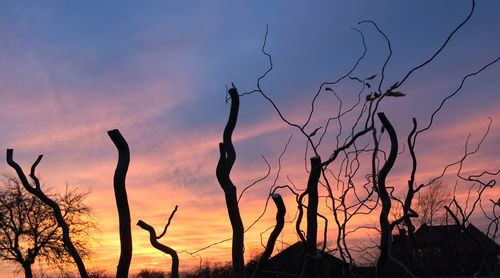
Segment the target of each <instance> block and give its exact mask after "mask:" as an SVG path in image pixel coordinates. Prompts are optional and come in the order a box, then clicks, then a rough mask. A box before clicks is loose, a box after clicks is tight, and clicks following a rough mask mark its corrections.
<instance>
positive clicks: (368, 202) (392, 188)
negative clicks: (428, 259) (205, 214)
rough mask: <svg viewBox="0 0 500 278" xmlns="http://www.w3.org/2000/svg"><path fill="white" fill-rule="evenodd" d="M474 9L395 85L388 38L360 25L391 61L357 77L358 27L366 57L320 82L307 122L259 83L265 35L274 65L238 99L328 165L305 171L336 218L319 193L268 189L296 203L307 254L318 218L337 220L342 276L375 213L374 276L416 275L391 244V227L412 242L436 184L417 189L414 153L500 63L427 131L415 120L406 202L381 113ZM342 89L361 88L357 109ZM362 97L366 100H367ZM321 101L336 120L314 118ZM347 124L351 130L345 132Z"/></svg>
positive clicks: (392, 136)
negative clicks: (421, 200) (254, 99)
mask: <svg viewBox="0 0 500 278" xmlns="http://www.w3.org/2000/svg"><path fill="white" fill-rule="evenodd" d="M471 2H472V7H471V9H470V11H469V13H468V14H467V16H466V17H465V19H464V20H462V21H461V22H460V24H458V25H457V26H456V27H455V28H454V29H453V30H452V31H451V32H450V33H449V35H448V37H447V38H446V39H445V40H444V42H443V44H442V45H441V46H440V47H439V48H438V49H437V50H436V51H434V52H433V53H431V55H429V58H428V59H426V60H425V61H423V62H422V63H418V64H417V65H415V66H413V67H410V68H409V70H408V71H407V72H403V73H402V75H401V77H399V78H397V79H396V80H393V81H391V82H387V80H385V79H386V78H387V76H386V71H387V67H388V65H389V62H390V59H391V57H392V47H391V42H390V40H389V38H388V36H387V35H386V34H385V33H384V32H383V31H382V30H381V29H380V28H379V26H378V25H377V24H376V23H375V22H373V21H361V22H359V24H360V25H363V26H370V27H373V28H374V29H375V30H376V32H378V34H379V35H380V36H381V37H382V38H383V39H384V40H385V42H386V43H387V49H388V55H387V56H386V57H385V59H384V62H383V65H382V66H381V68H380V71H379V72H378V73H376V74H373V75H371V76H369V77H361V76H358V75H357V73H356V69H357V68H358V66H359V65H360V63H361V61H362V60H363V59H364V57H365V54H366V51H367V47H366V44H365V40H364V35H363V32H362V31H360V30H358V29H355V28H354V30H355V31H357V32H358V33H359V34H360V35H361V39H362V44H363V49H364V50H363V53H362V54H361V55H360V57H359V58H358V59H357V60H356V61H355V62H354V65H353V66H352V67H351V68H349V70H348V71H347V72H346V73H345V74H343V75H341V76H340V77H339V78H337V79H334V80H333V81H328V82H323V83H322V84H321V85H320V86H319V88H318V90H317V91H316V92H315V93H314V94H313V96H312V100H311V102H310V103H309V104H308V105H307V107H309V108H310V109H309V110H308V111H307V114H306V117H305V119H304V120H303V121H302V122H297V121H292V120H291V118H289V117H287V115H286V114H285V113H284V112H283V111H282V110H281V109H280V108H279V105H278V104H277V103H276V102H275V101H274V100H273V99H272V97H271V96H270V94H269V93H268V92H266V91H265V90H264V89H263V88H262V86H261V81H262V80H263V79H264V78H266V76H267V75H268V73H269V72H270V71H271V70H272V69H273V62H272V57H271V55H270V54H269V53H267V52H266V49H265V46H266V42H267V35H268V30H267V29H266V35H265V38H264V44H263V46H262V52H263V54H264V55H265V56H266V57H267V58H268V59H269V68H268V69H267V70H266V71H265V73H264V74H263V75H262V76H260V77H259V78H258V79H257V88H256V89H254V90H253V91H249V92H245V93H243V94H242V95H241V96H244V95H252V94H258V95H260V96H262V97H263V98H264V99H265V100H266V101H267V102H269V103H270V105H271V107H272V108H273V109H274V110H275V111H276V114H277V116H278V117H279V119H280V120H281V121H283V123H284V124H286V125H288V126H290V127H291V128H294V129H295V130H296V131H298V133H299V134H300V135H301V136H303V138H304V139H305V141H306V142H307V143H306V148H305V149H306V151H305V157H304V158H303V159H304V160H306V158H307V157H312V158H318V160H319V157H323V158H325V159H324V160H323V161H321V160H319V163H318V164H319V166H313V164H314V163H311V167H310V168H307V167H306V171H307V172H309V180H311V177H312V176H313V173H314V172H315V171H317V170H319V175H318V181H317V182H316V183H319V184H320V185H321V186H322V188H324V190H325V193H324V194H325V195H326V196H323V198H325V199H326V201H325V204H326V208H328V209H329V210H330V211H331V215H327V216H322V215H320V214H319V213H318V212H317V209H316V207H317V203H316V200H317V199H316V197H315V195H316V194H315V192H313V191H312V190H311V188H312V187H310V186H309V184H308V186H307V188H306V189H305V190H300V189H297V188H296V187H295V185H293V182H292V181H291V180H290V179H288V181H289V182H290V183H291V184H292V185H293V187H294V189H292V188H291V187H290V186H289V185H278V184H276V182H275V183H273V185H272V188H271V190H270V191H272V192H273V193H274V192H275V191H276V190H279V189H288V190H290V191H291V192H292V193H293V194H295V195H296V196H298V197H297V203H298V217H297V218H296V220H295V221H296V223H295V224H296V232H297V236H298V237H299V238H300V239H301V240H302V241H303V242H305V243H308V244H307V246H308V248H307V249H308V251H307V252H309V253H310V252H311V249H314V250H316V248H317V246H316V244H317V241H316V237H317V217H321V218H324V220H325V225H327V224H328V219H332V220H333V221H334V223H335V226H336V228H337V229H336V235H335V236H333V238H334V239H335V241H336V246H334V247H333V248H331V250H332V253H333V252H335V253H336V254H338V255H339V256H340V258H341V259H342V260H343V261H344V262H345V263H347V264H346V265H348V266H349V267H348V268H347V269H345V271H346V272H351V274H352V268H353V266H354V260H353V256H352V254H351V251H350V248H349V247H348V242H347V241H346V238H347V236H348V235H349V234H351V233H353V232H355V231H357V230H359V229H377V227H371V226H369V225H360V226H358V227H355V228H351V229H348V227H349V225H350V222H351V221H352V219H354V218H355V217H358V216H363V215H368V214H370V213H372V212H374V211H375V210H379V212H380V214H379V225H380V244H379V247H380V256H379V259H378V263H377V276H378V277H383V276H384V275H386V273H387V271H393V270H394V269H397V271H399V272H401V273H404V274H401V275H405V276H415V274H414V273H412V271H410V269H408V268H407V266H405V265H404V264H403V263H402V262H401V261H399V260H398V258H395V257H393V256H392V254H391V242H392V231H393V229H394V227H396V226H398V225H404V226H406V227H407V230H408V234H409V238H410V241H411V242H413V232H414V230H415V228H414V225H413V223H412V222H413V220H412V218H417V217H418V216H419V215H418V213H417V211H416V210H417V208H416V206H417V204H415V203H414V201H415V199H416V194H418V193H419V191H420V190H422V189H424V188H426V187H429V186H430V184H432V182H430V183H422V184H419V183H417V181H416V173H417V165H418V159H417V155H416V153H415V146H416V143H417V137H418V136H419V135H421V134H423V133H425V132H426V131H427V130H429V129H430V128H431V127H432V125H433V123H434V119H435V117H436V115H437V114H438V113H439V112H440V111H441V110H442V107H443V106H444V105H445V104H446V102H447V101H448V100H449V99H451V98H453V97H454V96H455V95H457V94H458V93H459V92H460V91H461V89H462V87H463V85H464V83H465V82H466V81H467V80H468V79H469V78H471V77H473V76H475V75H478V74H480V73H481V72H482V71H484V70H486V69H487V68H489V67H490V66H491V65H493V64H495V63H497V62H498V61H499V60H500V57H497V58H494V59H492V60H491V61H490V62H489V63H487V64H486V65H484V66H482V67H481V68H479V69H478V70H475V71H473V72H471V73H469V74H467V75H465V76H464V77H463V78H462V80H461V81H460V82H459V83H460V84H459V86H458V88H457V89H456V90H455V91H453V92H451V93H450V94H448V95H447V96H446V97H444V98H443V99H442V101H441V103H440V104H439V105H438V107H437V108H435V109H434V110H433V112H432V114H431V116H430V120H429V121H428V123H427V124H425V125H423V127H421V128H419V127H418V126H417V120H416V119H415V118H413V120H412V121H413V122H412V124H413V126H412V130H411V132H410V133H409V134H408V136H407V149H408V151H409V153H410V159H411V167H410V169H409V170H410V175H409V178H408V186H407V188H406V190H403V193H402V195H403V198H401V197H400V196H397V195H396V193H398V194H400V193H399V192H401V191H402V190H396V185H392V184H387V183H386V178H387V176H388V175H390V171H391V169H392V167H393V166H394V165H395V163H397V161H396V160H397V158H398V157H399V153H398V137H399V136H398V134H400V133H398V132H397V131H396V130H395V129H394V128H393V125H392V124H391V122H390V119H388V118H387V117H386V116H385V114H384V113H383V111H381V107H383V106H382V103H384V102H386V101H387V100H388V99H390V98H399V97H404V96H405V95H406V92H402V91H401V90H404V88H405V86H404V85H405V84H406V83H407V81H408V80H410V78H411V77H412V76H413V75H414V73H415V72H417V71H418V70H420V69H422V68H424V67H425V66H426V65H428V64H429V63H431V62H432V61H433V60H434V59H435V58H436V57H437V56H438V55H440V54H441V53H442V52H443V49H444V48H445V47H446V46H447V45H448V43H449V42H450V41H451V39H452V38H453V37H454V35H455V34H456V33H457V32H458V31H459V30H460V29H462V27H463V26H464V25H465V24H466V23H467V22H468V21H469V20H470V18H471V16H472V14H473V12H474V9H475V4H476V3H475V1H474V0H473V1H471ZM343 82H354V83H355V84H357V85H359V86H358V87H359V89H358V91H357V94H355V99H354V101H353V104H352V105H346V102H344V101H343V99H342V98H341V97H340V94H339V92H338V91H340V90H343V89H344V88H345V87H346V86H345V83H343ZM351 95H352V94H351ZM363 95H364V97H362V96H363ZM231 99H234V96H231ZM320 99H321V103H322V105H325V104H324V103H325V102H326V101H327V100H328V99H334V100H336V101H337V104H336V105H332V106H330V109H329V110H328V112H329V113H332V114H330V115H329V116H327V117H322V116H323V114H321V115H320V116H318V114H320V113H317V110H318V108H317V107H318V106H319V105H318V103H319V102H320ZM335 108H337V109H335ZM314 116H318V117H321V119H320V120H318V119H317V117H316V118H314ZM313 118H314V119H313ZM345 122H349V123H350V125H349V126H347V125H346V124H345ZM334 123H335V124H337V126H338V127H339V128H338V130H336V131H334V132H331V129H332V126H334ZM409 124H410V123H409ZM328 131H330V132H328ZM369 135H371V136H369ZM370 137H371V138H370ZM387 139H388V141H387ZM327 140H329V141H327ZM325 142H328V143H325ZM311 154H312V155H311ZM367 156H368V157H367ZM360 165H364V168H365V169H366V168H369V169H370V170H369V171H368V173H367V174H365V175H363V176H362V177H360V175H362V174H363V172H362V171H361V170H360V169H361V168H362V166H360ZM485 173H487V174H485ZM485 173H483V174H481V175H498V174H499V172H496V171H494V172H485ZM287 178H288V177H287ZM438 178H439V177H438ZM476 178H477V176H476ZM363 180H364V181H365V182H364V183H363V182H362V181H363ZM434 180H435V179H434ZM360 181H361V182H360ZM492 186H493V184H490V185H488V186H483V187H484V188H491V187H492ZM300 191H302V192H300ZM306 196H307V197H308V198H307V199H308V200H307V209H308V212H307V222H308V226H307V234H306V235H304V233H303V231H302V230H301V226H300V224H301V220H302V216H303V208H304V207H306V205H305V204H304V200H305V197H306ZM393 203H396V204H398V206H399V207H400V208H401V210H402V212H401V213H400V215H399V217H396V218H395V219H393V220H389V215H390V212H391V209H393V207H394V206H393ZM493 203H495V201H493ZM492 219H498V217H496V218H493V217H492ZM327 238H328V237H327V234H326V228H325V233H324V234H323V246H322V247H321V249H322V250H323V251H324V250H325V247H326V242H327ZM313 244H314V246H313ZM412 247H413V250H414V253H416V257H417V260H418V249H417V246H416V245H415V244H414V243H412ZM307 252H306V253H307ZM306 262H307V260H306ZM389 265H390V267H389ZM419 266H420V267H422V268H424V269H425V265H424V264H422V262H420V263H419ZM302 271H303V273H304V272H306V273H307V272H309V270H308V269H307V263H306V264H305V265H304V269H303V270H302ZM424 271H425V270H424ZM308 275H309V277H310V273H309V274H303V276H308ZM427 276H432V273H430V272H427Z"/></svg>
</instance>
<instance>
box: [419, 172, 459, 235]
mask: <svg viewBox="0 0 500 278" xmlns="http://www.w3.org/2000/svg"><path fill="white" fill-rule="evenodd" d="M451 196H452V192H451V190H450V189H449V188H448V187H447V186H446V184H444V183H443V182H442V181H435V182H433V183H431V184H429V186H427V187H426V188H425V189H423V190H421V191H420V194H419V195H418V198H417V212H418V214H419V217H420V224H424V223H425V224H427V225H429V226H432V225H434V224H443V223H444V222H445V215H446V211H445V209H444V206H445V205H447V204H448V203H449V202H450V201H451Z"/></svg>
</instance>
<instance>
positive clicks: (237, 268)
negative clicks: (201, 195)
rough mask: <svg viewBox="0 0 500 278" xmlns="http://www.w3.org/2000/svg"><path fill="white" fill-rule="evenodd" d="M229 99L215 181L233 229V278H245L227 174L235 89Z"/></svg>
mask: <svg viewBox="0 0 500 278" xmlns="http://www.w3.org/2000/svg"><path fill="white" fill-rule="evenodd" d="M229 95H230V97H231V110H230V112H229V119H228V120H227V123H226V127H225V128H224V133H223V142H222V143H219V151H220V157H219V162H218V163H217V169H216V171H215V173H216V176H217V181H218V182H219V184H220V186H221V187H222V190H224V196H225V198H226V207H227V212H228V214H229V220H230V222H231V227H232V229H233V244H232V261H233V277H235V278H245V277H246V275H245V260H244V257H243V252H244V233H245V230H244V228H243V222H242V221H241V216H240V210H239V208H238V199H237V196H236V187H235V186H234V184H233V182H232V181H231V179H230V177H229V174H230V173H231V169H232V167H233V165H234V161H235V160H236V152H235V150H234V146H233V142H232V139H231V137H232V135H233V131H234V128H235V126H236V120H237V119H238V109H239V103H240V102H239V96H238V91H237V90H236V88H234V87H233V88H231V89H229Z"/></svg>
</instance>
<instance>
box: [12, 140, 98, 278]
mask: <svg viewBox="0 0 500 278" xmlns="http://www.w3.org/2000/svg"><path fill="white" fill-rule="evenodd" d="M13 155H14V150H12V149H7V163H8V164H9V165H10V166H11V167H12V168H13V169H14V170H15V171H16V173H17V176H18V177H19V180H20V181H21V184H22V185H23V187H24V188H25V189H26V190H27V191H28V192H29V193H31V194H33V195H35V196H36V197H37V198H39V199H40V200H41V201H42V202H43V203H44V204H45V205H47V206H49V207H50V208H51V209H52V213H53V215H54V217H55V218H56V221H57V225H58V226H59V227H60V228H61V230H62V241H63V243H64V247H65V248H66V250H67V251H68V252H69V253H70V255H71V257H72V258H73V260H74V261H75V263H76V266H77V267H78V271H79V272H80V276H81V277H82V278H88V274H87V270H86V269H85V265H84V264H83V261H82V258H81V257H80V254H79V253H78V251H77V249H76V248H75V245H74V244H73V242H72V240H71V237H70V228H69V226H68V223H66V220H65V219H64V216H63V211H62V210H61V207H60V206H59V204H58V203H57V202H56V201H54V200H53V199H52V198H50V197H49V196H47V195H46V194H45V193H44V192H43V191H42V189H41V187H40V181H39V179H38V177H37V176H36V175H35V170H36V166H37V165H38V163H40V161H41V160H42V157H43V156H42V155H39V156H38V158H37V159H36V161H35V162H34V163H33V165H32V166H31V171H30V178H31V179H32V180H33V182H34V184H35V185H34V186H33V185H31V184H30V183H29V182H28V179H27V178H26V175H25V174H24V172H23V169H22V168H21V166H19V164H17V163H16V162H15V161H14V159H13Z"/></svg>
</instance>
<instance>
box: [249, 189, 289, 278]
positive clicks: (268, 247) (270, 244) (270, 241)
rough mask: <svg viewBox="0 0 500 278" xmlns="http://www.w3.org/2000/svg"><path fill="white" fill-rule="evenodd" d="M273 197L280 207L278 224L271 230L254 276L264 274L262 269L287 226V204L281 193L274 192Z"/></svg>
mask: <svg viewBox="0 0 500 278" xmlns="http://www.w3.org/2000/svg"><path fill="white" fill-rule="evenodd" d="M272 198H273V201H274V204H276V208H277V209H278V211H277V212H276V226H274V230H273V231H272V232H271V235H270V236H269V239H268V240H267V245H266V249H265V250H264V253H263V254H262V256H261V257H260V259H259V261H258V262H257V266H256V267H255V271H254V273H253V275H252V278H258V277H260V275H261V274H262V270H264V267H265V265H266V263H267V260H268V259H269V257H270V256H271V254H272V253H273V249H274V244H275V243H276V239H277V238H278V236H279V234H280V233H281V231H282V230H283V227H284V226H285V214H286V207H285V204H284V203H283V199H282V198H281V195H280V194H277V193H276V194H273V195H272Z"/></svg>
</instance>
